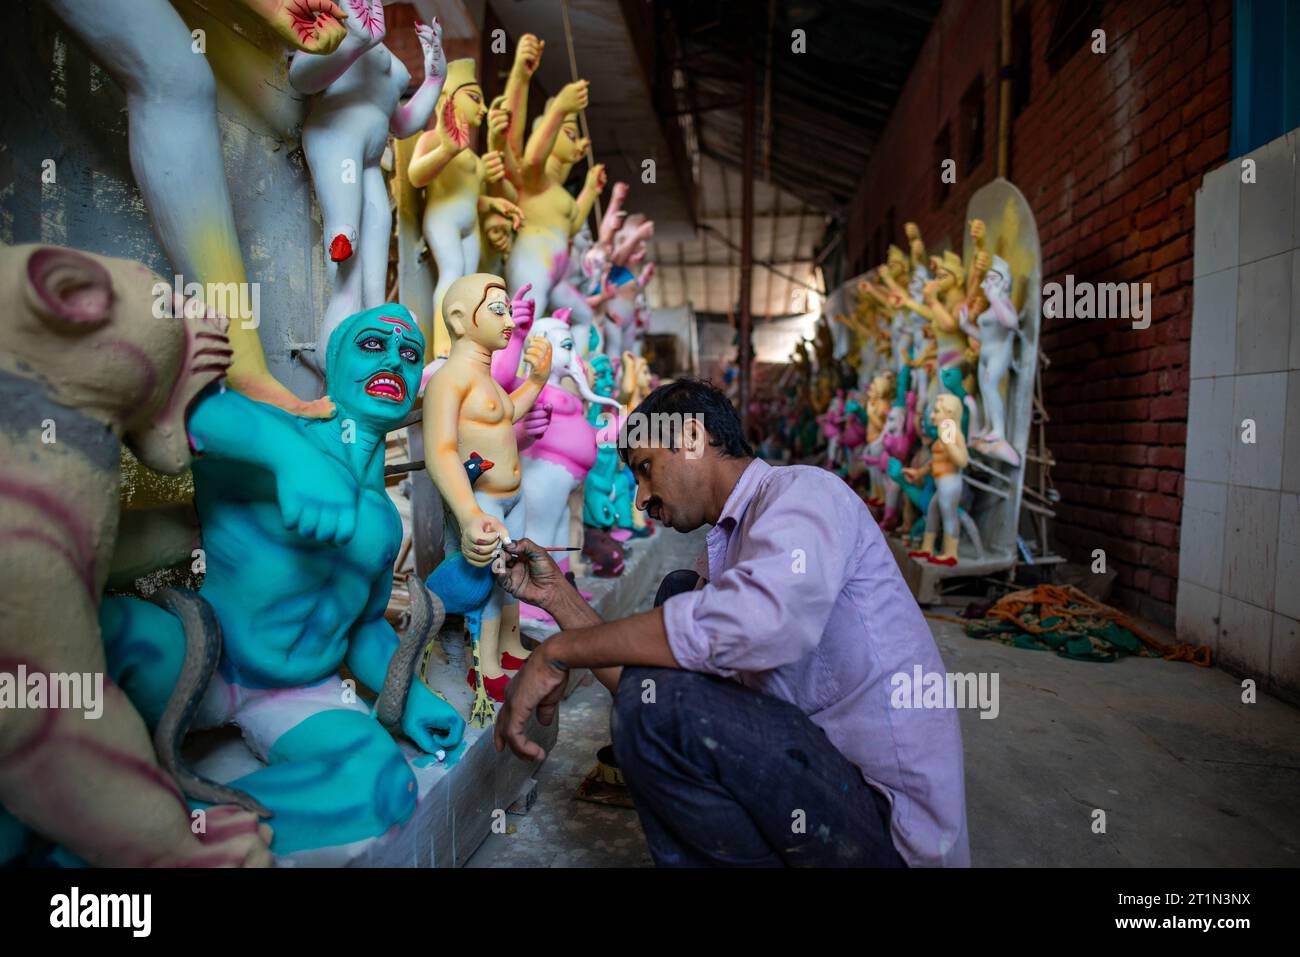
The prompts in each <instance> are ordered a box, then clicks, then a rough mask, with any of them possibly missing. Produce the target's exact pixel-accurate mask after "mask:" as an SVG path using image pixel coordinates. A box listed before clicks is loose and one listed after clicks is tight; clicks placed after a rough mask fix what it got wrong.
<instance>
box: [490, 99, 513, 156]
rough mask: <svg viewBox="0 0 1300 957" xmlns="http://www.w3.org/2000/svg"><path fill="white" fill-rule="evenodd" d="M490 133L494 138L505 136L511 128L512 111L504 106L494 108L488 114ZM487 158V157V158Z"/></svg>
mask: <svg viewBox="0 0 1300 957" xmlns="http://www.w3.org/2000/svg"><path fill="white" fill-rule="evenodd" d="M487 125H488V132H489V133H491V134H492V135H493V136H498V137H500V136H505V135H506V130H508V129H509V128H510V111H509V110H508V109H506V108H505V107H504V106H494V107H492V108H491V109H490V110H488V114H487ZM485 158H486V157H485Z"/></svg>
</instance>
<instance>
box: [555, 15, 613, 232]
mask: <svg viewBox="0 0 1300 957" xmlns="http://www.w3.org/2000/svg"><path fill="white" fill-rule="evenodd" d="M560 14H561V15H562V16H563V17H564V44H565V46H567V47H568V48H569V75H570V76H571V77H572V78H573V81H574V82H575V83H576V82H577V81H578V79H579V77H578V57H577V54H575V53H574V52H573V24H571V23H570V22H569V0H560ZM578 126H579V128H580V129H581V130H582V138H583V139H585V140H586V141H587V166H588V168H589V169H595V168H596V156H595V154H594V153H593V152H592V149H591V130H590V129H588V127H587V111H586V110H579V111H578ZM595 205H596V225H597V227H599V225H600V221H601V220H602V219H604V218H605V217H604V215H603V214H602V213H601V208H600V194H599V193H597V194H596V204H595Z"/></svg>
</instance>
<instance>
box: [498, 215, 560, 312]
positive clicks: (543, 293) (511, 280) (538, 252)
mask: <svg viewBox="0 0 1300 957" xmlns="http://www.w3.org/2000/svg"><path fill="white" fill-rule="evenodd" d="M553 266H554V255H553V253H552V250H551V249H550V243H549V242H547V241H546V239H545V237H540V236H537V235H536V234H532V233H527V232H525V233H520V234H519V236H518V237H517V238H516V239H515V245H514V248H513V249H511V251H510V256H509V258H508V259H506V275H505V279H506V286H507V288H508V289H509V290H510V294H511V295H512V296H513V295H514V294H515V292H516V291H518V290H519V289H522V288H523V286H524V284H525V283H531V284H532V287H533V288H532V290H531V291H530V292H529V296H530V297H531V298H532V299H533V301H534V302H535V303H537V307H536V311H535V313H534V315H536V316H539V317H540V316H547V315H550V312H549V309H550V298H551V286H552V285H553V284H554V282H555V280H554V278H553V277H552V275H551V273H552V267H553Z"/></svg>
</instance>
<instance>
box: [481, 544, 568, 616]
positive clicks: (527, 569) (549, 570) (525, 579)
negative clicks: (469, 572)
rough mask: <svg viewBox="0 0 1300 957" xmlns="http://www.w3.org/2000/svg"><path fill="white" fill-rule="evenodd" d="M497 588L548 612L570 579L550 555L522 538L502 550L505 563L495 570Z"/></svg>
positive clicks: (502, 562)
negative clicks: (548, 608) (499, 587)
mask: <svg viewBox="0 0 1300 957" xmlns="http://www.w3.org/2000/svg"><path fill="white" fill-rule="evenodd" d="M494 570H495V571H496V572H497V584H498V585H500V586H501V587H502V588H504V589H505V590H506V591H508V592H509V593H510V594H512V595H514V596H515V597H516V598H518V599H519V600H520V601H523V602H527V603H528V604H530V605H536V606H537V607H539V608H547V606H548V605H550V604H551V603H552V602H553V601H554V600H555V596H556V594H557V593H558V592H559V590H560V589H561V588H565V587H569V582H568V579H566V578H565V577H564V573H563V572H562V571H560V566H558V565H556V564H555V561H554V560H553V559H552V558H551V556H550V555H549V554H547V553H546V552H545V551H543V550H542V549H541V548H540V547H539V546H538V545H537V543H536V542H533V541H532V540H531V539H527V538H521V539H520V540H519V541H517V542H511V543H510V544H508V545H505V546H503V547H502V549H501V562H500V563H499V565H498V567H497V568H496V569H494Z"/></svg>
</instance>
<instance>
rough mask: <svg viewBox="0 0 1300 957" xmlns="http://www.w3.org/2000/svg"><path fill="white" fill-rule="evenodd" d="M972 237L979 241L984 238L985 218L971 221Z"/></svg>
mask: <svg viewBox="0 0 1300 957" xmlns="http://www.w3.org/2000/svg"><path fill="white" fill-rule="evenodd" d="M970 238H971V239H974V240H976V241H977V242H978V241H979V240H981V239H983V238H984V220H982V219H972V220H971V221H970Z"/></svg>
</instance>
